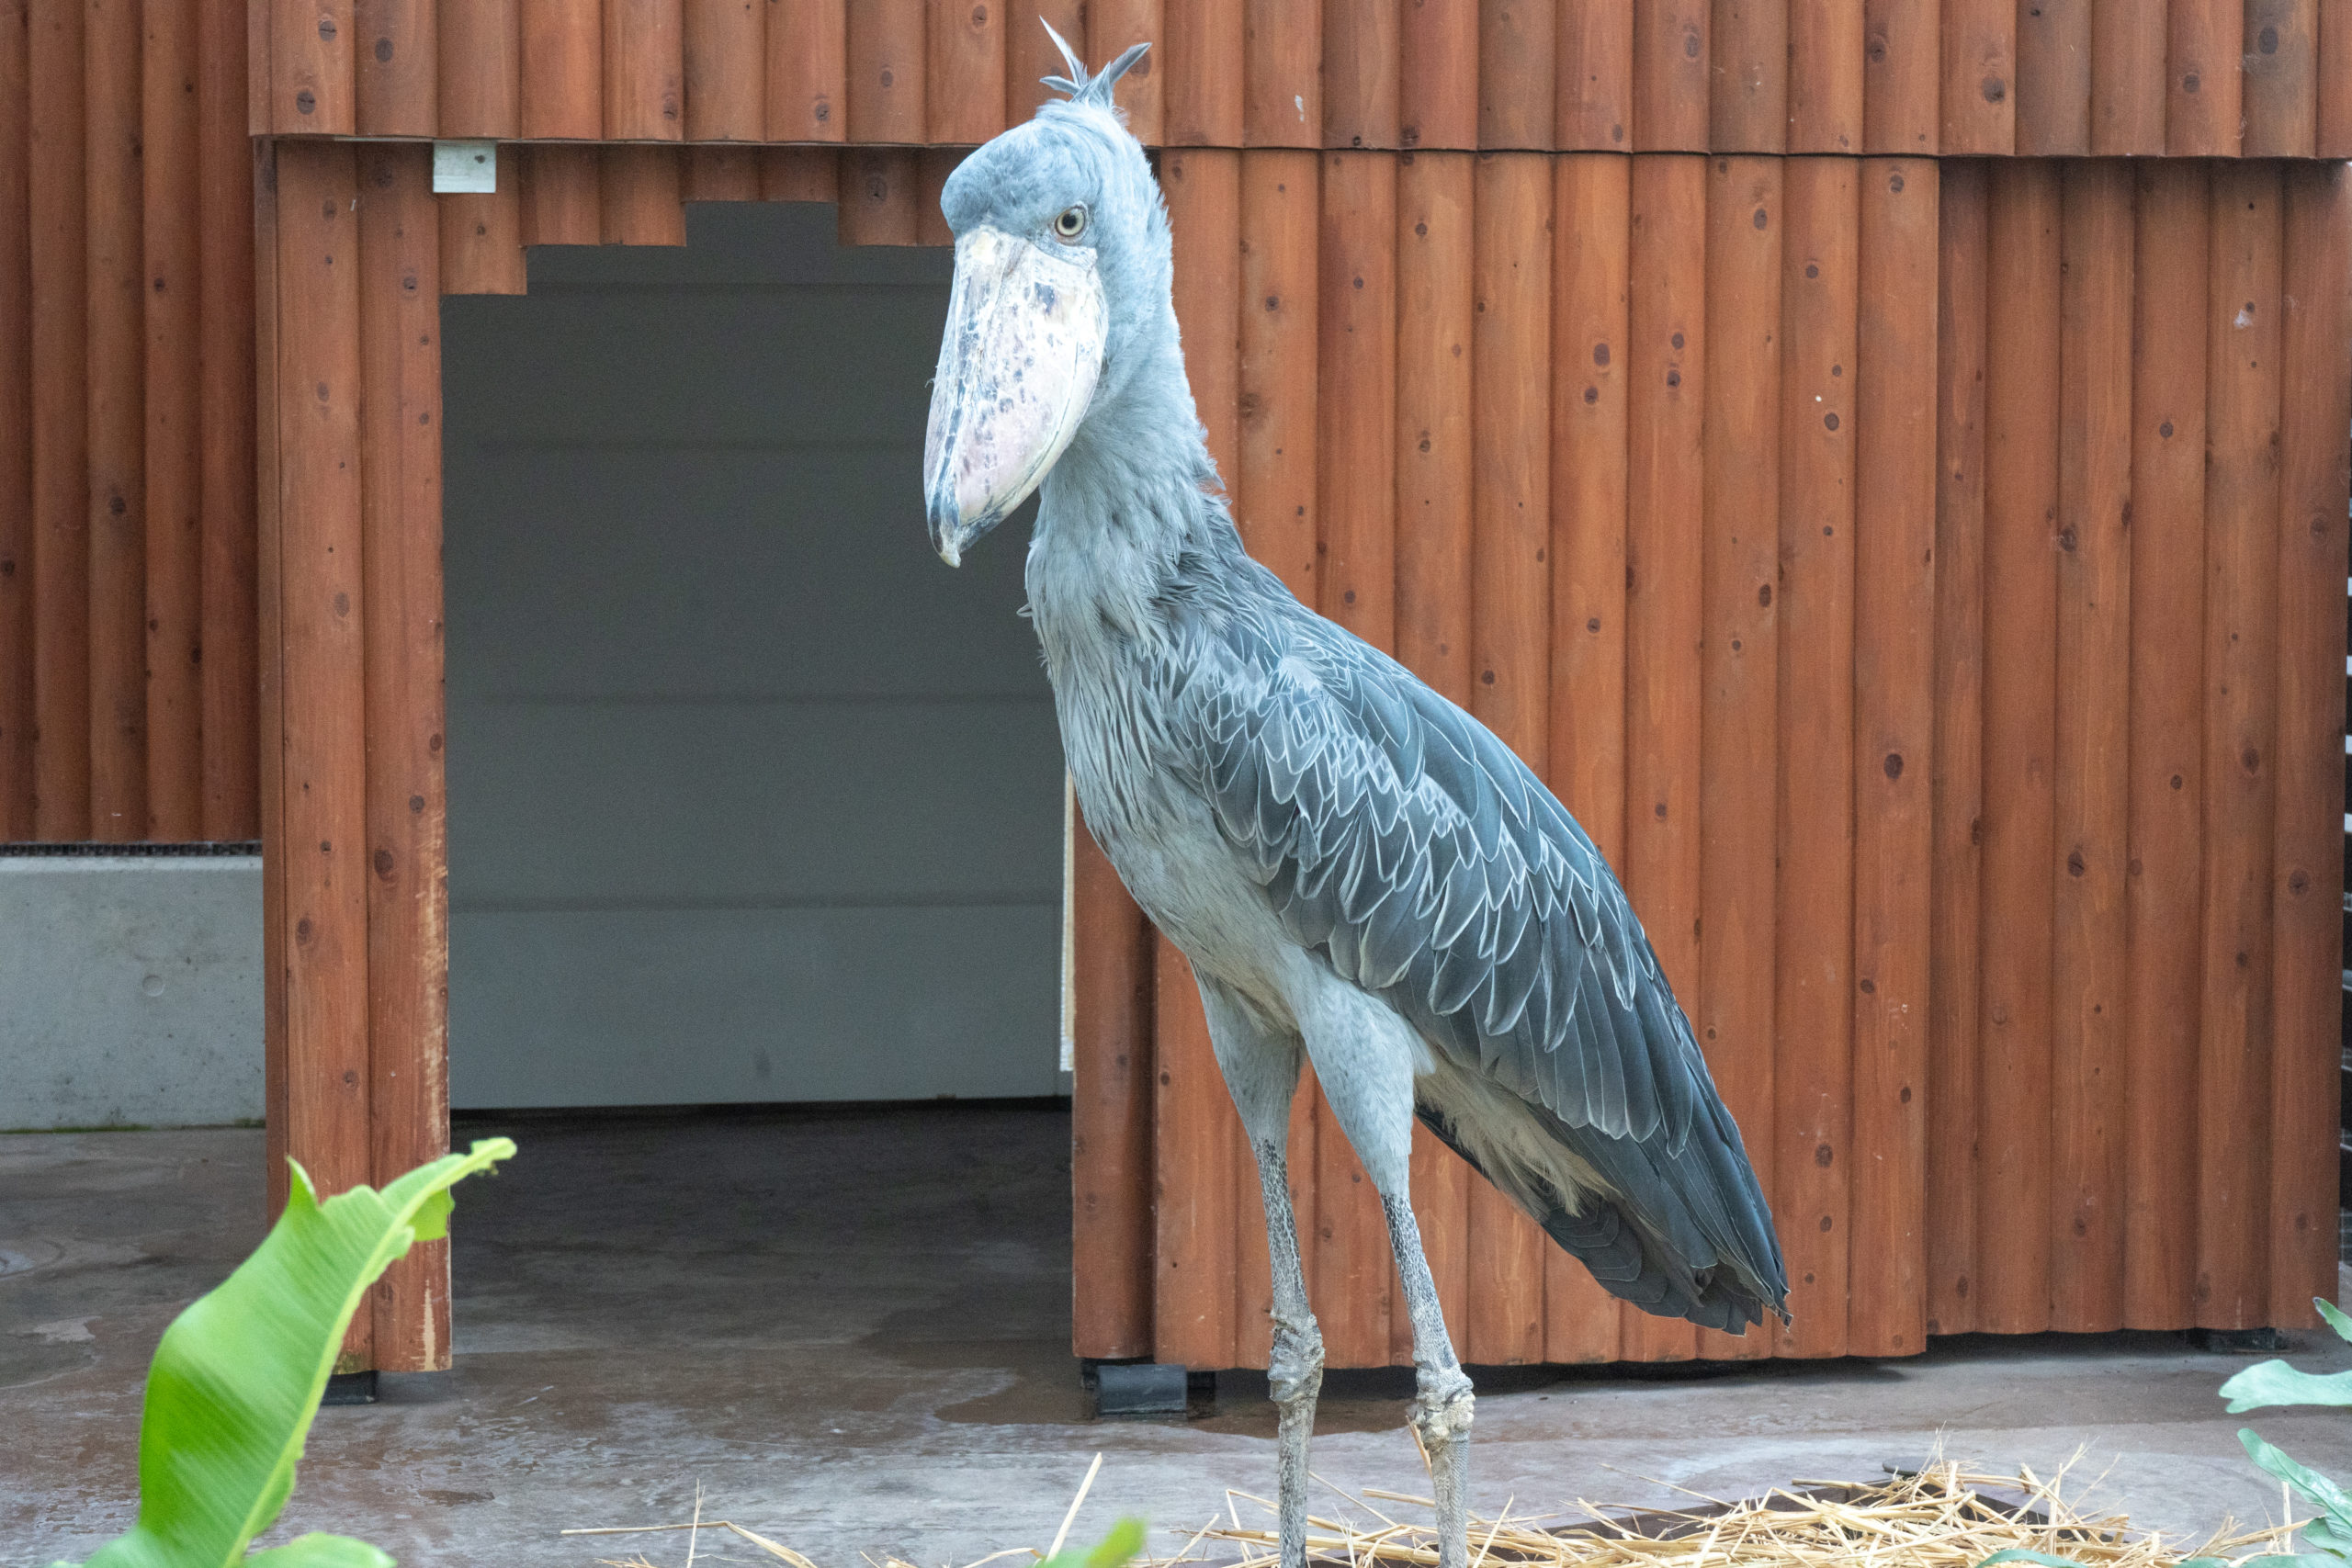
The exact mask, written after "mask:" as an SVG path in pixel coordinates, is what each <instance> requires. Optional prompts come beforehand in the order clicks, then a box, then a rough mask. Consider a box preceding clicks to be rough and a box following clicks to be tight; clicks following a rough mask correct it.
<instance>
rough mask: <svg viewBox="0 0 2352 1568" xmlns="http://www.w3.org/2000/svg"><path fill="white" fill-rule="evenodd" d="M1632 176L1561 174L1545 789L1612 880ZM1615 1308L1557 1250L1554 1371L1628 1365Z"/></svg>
mask: <svg viewBox="0 0 2352 1568" xmlns="http://www.w3.org/2000/svg"><path fill="white" fill-rule="evenodd" d="M1631 175H1632V165H1631V163H1630V161H1629V160H1627V159H1624V158H1620V157H1614V156H1611V155H1610V154H1608V153H1605V152H1603V153H1589V154H1583V155H1570V156H1566V157H1562V158H1558V159H1555V160H1554V162H1553V187H1552V231H1553V252H1552V451H1553V454H1554V461H1553V463H1552V712H1551V717H1550V729H1551V739H1552V756H1551V761H1550V765H1549V766H1548V767H1546V768H1545V769H1544V777H1545V779H1546V780H1547V781H1548V782H1549V783H1550V784H1551V785H1552V790H1553V793H1554V794H1555V795H1558V796H1559V797H1560V802H1561V804H1562V805H1564V806H1566V807H1567V808H1568V809H1569V810H1570V811H1571V812H1573V813H1575V815H1576V818H1577V821H1578V822H1580V823H1582V824H1583V826H1584V830H1585V831H1586V833H1588V834H1589V835H1590V836H1591V839H1592V841H1593V844H1594V846H1595V847H1596V848H1598V849H1599V850H1600V853H1601V858H1602V859H1604V860H1606V861H1607V862H1608V863H1609V864H1610V865H1611V867H1612V868H1615V867H1619V866H1622V865H1623V864H1624V852H1625V626H1626V622H1625V483H1626V473H1625V413H1626V402H1627V390H1628V387H1627V381H1628V377H1629V374H1630V371H1631V366H1630V362H1629V360H1628V358H1627V355H1628V352H1629V349H1630V346H1631V344H1630V341H1629V338H1628V321H1627V310H1628V303H1629V302H1628V294H1629V291H1630V289H1631V288H1632V283H1631V279H1630V277H1629V276H1628V273H1627V267H1628V265H1629V261H1628V246H1629V243H1630V238H1631V232H1632V225H1633V213H1632V186H1631ZM1617 1325H1618V1311H1617V1303H1616V1302H1615V1300H1614V1299H1613V1298H1612V1297H1611V1295H1610V1294H1609V1292H1607V1291H1605V1290H1603V1289H1602V1288H1601V1287H1600V1283H1599V1282H1598V1281H1597V1280H1594V1279H1593V1277H1592V1275H1591V1273H1590V1272H1589V1270H1588V1269H1586V1268H1585V1266H1584V1265H1583V1264H1581V1263H1579V1262H1577V1260H1576V1258H1573V1257H1571V1256H1570V1255H1569V1254H1568V1253H1567V1252H1566V1250H1565V1249H1564V1248H1561V1247H1549V1246H1547V1247H1544V1359H1545V1360H1547V1361H1562V1362H1574V1361H1612V1360H1615V1359H1617V1346H1618V1334H1617Z"/></svg>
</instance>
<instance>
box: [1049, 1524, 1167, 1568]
mask: <svg viewBox="0 0 2352 1568" xmlns="http://www.w3.org/2000/svg"><path fill="white" fill-rule="evenodd" d="M1142 1550H1143V1521H1142V1520H1141V1519H1121V1520H1120V1521H1119V1522H1118V1523H1117V1524H1115V1525H1113V1526H1112V1527H1111V1533H1110V1534H1109V1535H1106V1536H1104V1537H1103V1539H1102V1540H1101V1541H1099V1542H1098V1543H1096V1545H1095V1546H1094V1548H1093V1549H1092V1550H1091V1551H1079V1550H1078V1549H1076V1548H1074V1547H1073V1548H1072V1549H1071V1550H1069V1551H1061V1552H1057V1553H1055V1554H1054V1555H1053V1556H1051V1557H1048V1558H1046V1560H1045V1561H1044V1562H1040V1563H1039V1564H1037V1568H1125V1562H1126V1561H1127V1559H1129V1558H1130V1557H1133V1556H1134V1555H1135V1554H1136V1552H1138V1551H1142Z"/></svg>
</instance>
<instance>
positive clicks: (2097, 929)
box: [2050, 163, 2133, 1331]
mask: <svg viewBox="0 0 2352 1568" xmlns="http://www.w3.org/2000/svg"><path fill="white" fill-rule="evenodd" d="M2064 187H2065V188H2064V195H2063V197H2062V201H2063V204H2064V214H2063V218H2062V233H2061V239H2060V243H2061V247H2062V251H2063V257H2062V262H2061V281H2060V288H2061V292H2060V297H2059V333H2060V336H2059V349H2058V353H2059V360H2060V387H2059V411H2058V412H2059V425H2058V645H2057V647H2058V706H2057V750H2056V753H2055V756H2056V763H2057V766H2056V771H2055V774H2054V801H2055V807H2054V810H2055V815H2054V817H2053V818H2052V826H2053V832H2054V835H2055V844H2054V847H2055V851H2056V855H2057V859H2056V862H2055V863H2054V864H2053V865H2052V867H2051V870H2050V878H2051V884H2052V899H2051V903H2052V956H2051V982H2050V984H2051V1090H2052V1096H2051V1102H2050V1136H2051V1194H2050V1195H2051V1209H2050V1259H2051V1262H2050V1312H2051V1323H2052V1326H2054V1327H2058V1328H2064V1329H2069V1330H2075V1331H2083V1330H2094V1331H2095V1330H2102V1329H2110V1328H2120V1327H2121V1326H2122V1325H2123V1225H2124V1209H2125V1200H2124V1176H2123V1151H2124V1146H2125V1145H2126V1143H2127V1141H2128V1140H2127V1135H2126V1133H2125V1116H2126V1106H2125V1102H2124V1093H2125V1079H2126V1075H2127V1073H2128V1070H2129V1064H2130V1058H2129V1057H2128V1056H2127V1055H2125V1049H2124V1047H2125V1034H2124V1031H2125V1026H2126V1020H2125V1003H2126V1000H2127V998H2128V995H2129V973H2130V963H2129V955H2128V942H2127V932H2126V922H2127V914H2126V910H2125V907H2124V903H2125V897H2126V895H2125V891H2124V886H2125V883H2126V881H2127V875H2126V865H2125V861H2126V856H2127V853H2128V830H2127V825H2128V822H2129V818H2130V815H2131V805H2130V797H2131V774H2130V758H2131V722H2130V720H2131V532H2130V530H2131V299H2132V237H2133V228H2132V213H2131V209H2132V198H2131V171H2130V170H2129V169H2127V168H2125V167H2124V166H2123V165H2122V164H2114V163H2083V164H2068V165H2067V166H2066V169H2065V173H2064Z"/></svg>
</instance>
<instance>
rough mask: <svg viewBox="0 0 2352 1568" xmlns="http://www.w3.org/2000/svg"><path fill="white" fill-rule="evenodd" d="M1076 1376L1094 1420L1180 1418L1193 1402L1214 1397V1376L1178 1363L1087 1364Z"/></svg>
mask: <svg viewBox="0 0 2352 1568" xmlns="http://www.w3.org/2000/svg"><path fill="white" fill-rule="evenodd" d="M1079 1375H1080V1378H1081V1379H1082V1380H1083V1381H1084V1382H1085V1383H1086V1386H1087V1387H1088V1388H1089V1389H1090V1390H1091V1391H1092V1393H1093V1394H1094V1413H1095V1414H1096V1415H1097V1416H1182V1415H1183V1414H1184V1413H1185V1411H1186V1410H1187V1409H1188V1408H1189V1407H1190V1405H1191V1404H1192V1402H1193V1400H1195V1399H1201V1400H1213V1399H1215V1398H1216V1373H1214V1372H1188V1371H1186V1370H1185V1368H1184V1366H1183V1364H1182V1363H1181V1362H1177V1361H1086V1362H1082V1363H1081V1364H1080V1371H1079Z"/></svg>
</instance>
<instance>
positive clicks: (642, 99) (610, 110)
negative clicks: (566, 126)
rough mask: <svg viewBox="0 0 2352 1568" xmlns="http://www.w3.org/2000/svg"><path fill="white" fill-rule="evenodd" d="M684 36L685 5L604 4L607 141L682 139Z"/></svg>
mask: <svg viewBox="0 0 2352 1568" xmlns="http://www.w3.org/2000/svg"><path fill="white" fill-rule="evenodd" d="M684 35H685V26H684V4H683V0H605V138H606V139H607V140H608V141H676V140H678V139H679V138H680V137H682V136H684V134H685V124H686V104H685V96H686V80H685V78H686V67H685V52H684V51H685V36H684ZM917 124H918V125H920V124H921V120H920V119H918V120H917ZM910 140H920V135H918V136H917V137H916V138H911V139H910Z"/></svg>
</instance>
